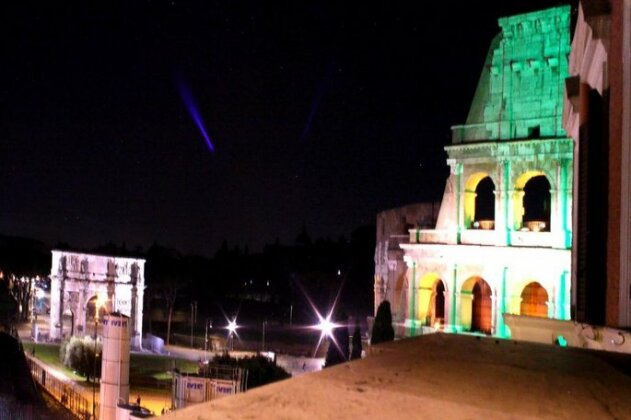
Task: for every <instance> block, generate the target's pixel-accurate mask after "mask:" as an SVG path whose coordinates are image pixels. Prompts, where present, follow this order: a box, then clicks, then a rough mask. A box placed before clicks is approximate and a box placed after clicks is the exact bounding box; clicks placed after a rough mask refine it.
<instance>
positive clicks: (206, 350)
mask: <svg viewBox="0 0 631 420" xmlns="http://www.w3.org/2000/svg"><path fill="white" fill-rule="evenodd" d="M208 327H210V328H212V327H213V320H212V319H206V333H205V334H204V353H206V360H208Z"/></svg>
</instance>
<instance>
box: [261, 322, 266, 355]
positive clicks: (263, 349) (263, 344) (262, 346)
mask: <svg viewBox="0 0 631 420" xmlns="http://www.w3.org/2000/svg"><path fill="white" fill-rule="evenodd" d="M266 326H267V319H266V320H265V321H263V340H262V341H263V343H262V345H261V351H263V352H264V351H265V327H266Z"/></svg>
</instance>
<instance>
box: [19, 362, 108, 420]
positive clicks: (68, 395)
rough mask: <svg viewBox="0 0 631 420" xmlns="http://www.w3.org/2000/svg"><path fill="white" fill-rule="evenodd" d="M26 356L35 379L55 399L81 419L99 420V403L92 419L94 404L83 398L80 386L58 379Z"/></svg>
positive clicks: (48, 369)
mask: <svg viewBox="0 0 631 420" xmlns="http://www.w3.org/2000/svg"><path fill="white" fill-rule="evenodd" d="M25 356H26V363H27V364H28V367H29V369H30V371H31V375H32V376H33V379H35V381H36V382H37V383H38V384H39V385H40V386H41V387H42V388H44V389H45V390H46V391H47V392H48V393H49V394H50V395H51V396H52V397H53V398H55V399H56V400H58V401H59V402H60V403H61V404H62V405H63V406H64V407H66V408H67V409H68V410H70V411H71V412H72V413H73V414H74V415H76V416H77V418H79V419H85V420H98V415H99V414H98V413H99V403H98V402H95V407H94V414H95V415H94V417H92V404H91V403H90V401H89V400H88V399H87V398H85V397H84V396H83V394H82V392H81V390H80V388H79V386H78V385H76V384H74V383H72V382H71V381H68V380H65V379H60V378H58V377H56V376H55V374H54V373H52V372H51V370H50V368H49V367H47V366H46V365H44V364H43V363H41V362H40V361H39V360H37V359H35V358H34V357H32V356H30V355H29V354H25Z"/></svg>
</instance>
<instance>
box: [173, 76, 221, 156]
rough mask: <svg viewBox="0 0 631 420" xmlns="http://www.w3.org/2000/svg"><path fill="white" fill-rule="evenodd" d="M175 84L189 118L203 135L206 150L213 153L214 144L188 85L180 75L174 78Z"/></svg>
mask: <svg viewBox="0 0 631 420" xmlns="http://www.w3.org/2000/svg"><path fill="white" fill-rule="evenodd" d="M176 84H177V90H178V92H180V97H181V98H182V102H184V105H185V106H186V110H187V111H188V114H189V115H190V116H191V118H192V119H193V121H194V122H195V125H197V128H198V129H199V132H200V133H201V134H202V137H204V140H206V146H208V150H209V151H210V152H211V153H214V152H215V146H213V143H212V141H211V140H210V136H209V135H208V133H206V128H205V127H204V122H203V121H202V118H201V117H200V115H199V111H198V110H197V105H196V104H195V100H194V99H193V95H192V94H191V91H190V89H189V88H188V86H187V85H186V83H185V82H184V79H183V78H182V77H177V78H176Z"/></svg>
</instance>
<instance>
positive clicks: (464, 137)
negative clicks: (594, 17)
mask: <svg viewBox="0 0 631 420" xmlns="http://www.w3.org/2000/svg"><path fill="white" fill-rule="evenodd" d="M498 23H499V25H500V27H501V29H502V32H501V34H500V35H498V36H497V37H496V38H495V39H494V40H493V42H492V43H491V47H490V49H489V52H488V54H487V58H486V61H485V63H484V67H483V70H482V74H481V76H480V81H479V83H478V87H477V90H476V93H475V96H474V99H473V103H472V104H471V109H470V111H469V116H468V117H467V121H466V124H464V125H461V126H455V127H453V136H454V141H453V142H454V143H461V142H468V141H482V140H514V139H525V138H551V137H562V136H565V132H564V130H563V128H562V126H561V120H562V112H561V110H562V109H563V89H564V83H565V78H566V77H567V76H568V60H567V57H568V55H569V53H570V7H569V6H562V7H555V8H552V9H547V10H541V11H538V12H533V13H527V14H521V15H516V16H510V17H505V18H502V19H499V21H498Z"/></svg>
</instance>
